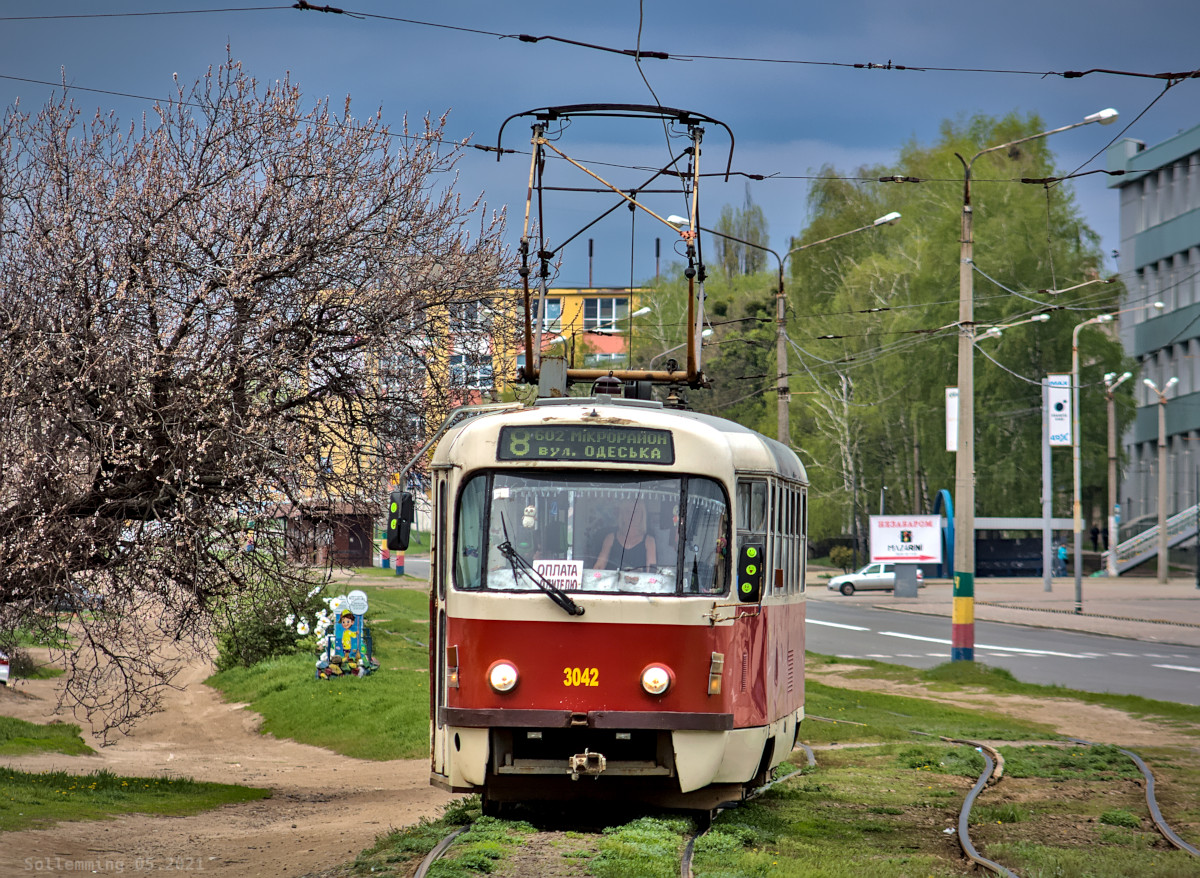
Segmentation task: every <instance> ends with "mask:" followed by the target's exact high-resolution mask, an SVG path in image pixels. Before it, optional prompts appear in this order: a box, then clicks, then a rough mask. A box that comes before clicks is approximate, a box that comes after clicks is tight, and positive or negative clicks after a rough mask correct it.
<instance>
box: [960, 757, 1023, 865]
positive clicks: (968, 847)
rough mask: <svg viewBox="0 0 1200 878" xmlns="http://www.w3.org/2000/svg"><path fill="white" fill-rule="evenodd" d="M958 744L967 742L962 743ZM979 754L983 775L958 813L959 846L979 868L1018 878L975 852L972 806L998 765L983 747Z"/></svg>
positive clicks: (990, 779) (968, 794) (989, 781)
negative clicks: (970, 825)
mask: <svg viewBox="0 0 1200 878" xmlns="http://www.w3.org/2000/svg"><path fill="white" fill-rule="evenodd" d="M958 743H965V742H961V741H960V742H958ZM989 749H990V748H989ZM979 752H980V753H981V754H982V755H983V764H984V768H983V774H981V775H979V780H977V781H975V786H973V787H971V792H969V793H967V798H966V799H964V800H963V806H962V810H961V811H960V812H959V813H958V844H959V847H961V848H962V849H963V853H964V854H966V855H967V859H969V860H970V861H971V862H972V863H975V864H976V865H977V866H983V867H984V868H985V869H988V870H990V871H992V872H995V873H996V874H997V875H1004V876H1007V878H1017V874H1016V873H1015V872H1011V871H1009V870H1008V869H1006V868H1004V867H1003V866H1001V865H1000V864H999V863H996V862H993V861H992V860H989V859H987V858H986V857H983V856H981V855H980V853H979V851H977V850H975V845H973V844H971V835H970V833H969V832H968V831H967V822H968V820H969V818H970V816H971V806H972V805H973V804H975V797H976V796H978V795H979V793H980V792H981V791H982V790H983V788H984V787H986V786H987V785H988V784H989V783H991V781H992V776H993V773H994V772H995V770H996V763H995V761H994V760H993V759H992V757H991V754H990V753H988V751H987V750H985V749H983V748H982V747H981V748H980V749H979Z"/></svg>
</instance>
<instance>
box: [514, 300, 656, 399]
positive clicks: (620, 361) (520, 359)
mask: <svg viewBox="0 0 1200 878" xmlns="http://www.w3.org/2000/svg"><path fill="white" fill-rule="evenodd" d="M643 293H644V291H643V290H640V289H634V290H630V289H628V288H625V287H598V288H564V287H556V288H551V289H548V290H547V291H546V313H545V317H544V318H543V320H542V351H543V353H544V354H547V355H562V354H563V353H564V352H565V355H566V358H567V363H568V364H569V365H570V366H572V367H573V368H574V367H577V368H582V369H604V368H612V369H623V368H628V367H629V365H630V364H629V333H630V323H631V319H630V315H632V314H635V313H636V312H637V310H638V308H639V307H640V298H641V296H642V294H643ZM523 297H524V294H523V293H522V291H520V290H513V291H512V292H511V293H509V295H508V296H507V297H506V301H507V302H509V303H511V307H512V311H513V313H514V314H515V316H516V318H517V332H516V333H515V335H513V337H512V338H511V339H510V338H503V339H501V338H497V339H496V342H497V343H496V344H495V346H494V348H493V359H494V365H495V368H496V385H497V389H502V388H504V387H507V386H509V385H511V384H512V383H514V382H515V379H516V374H517V370H518V369H520V368H521V367H522V366H524V365H525V343H524V338H523V331H524V321H523V316H522V310H523ZM530 298H531V300H532V306H533V330H534V336H535V342H534V343H535V344H536V343H537V342H536V335H537V326H538V324H537V317H538V307H539V299H538V292H537V290H536V289H533V290H530Z"/></svg>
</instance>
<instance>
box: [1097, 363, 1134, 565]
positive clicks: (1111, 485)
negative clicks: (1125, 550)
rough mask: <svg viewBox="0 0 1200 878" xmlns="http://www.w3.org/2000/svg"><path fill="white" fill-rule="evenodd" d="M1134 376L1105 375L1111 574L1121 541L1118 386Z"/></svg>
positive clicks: (1108, 547) (1108, 373) (1108, 550)
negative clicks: (1118, 478)
mask: <svg viewBox="0 0 1200 878" xmlns="http://www.w3.org/2000/svg"><path fill="white" fill-rule="evenodd" d="M1132 377H1133V373H1132V372H1122V373H1121V374H1120V375H1117V373H1116V372H1107V373H1105V375H1104V400H1105V402H1106V404H1107V405H1106V407H1107V409H1108V538H1107V539H1105V541H1104V542H1105V543H1106V544H1107V545H1105V547H1104V549H1105V551H1106V552H1107V553H1108V563H1107V564H1106V565H1105V566H1106V567H1107V569H1108V575H1109V576H1116V575H1117V552H1116V546H1117V543H1119V542H1121V534H1120V530H1121V524H1120V522H1119V521H1118V520H1117V402H1116V393H1117V388H1118V387H1120V386H1121V385H1122V384H1123V383H1124V382H1125V381H1127V380H1129V379H1130V378H1132Z"/></svg>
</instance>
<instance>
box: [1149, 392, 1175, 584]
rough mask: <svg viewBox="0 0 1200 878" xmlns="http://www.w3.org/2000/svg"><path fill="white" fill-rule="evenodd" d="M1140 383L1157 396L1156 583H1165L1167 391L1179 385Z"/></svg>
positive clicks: (1166, 557)
mask: <svg viewBox="0 0 1200 878" xmlns="http://www.w3.org/2000/svg"><path fill="white" fill-rule="evenodd" d="M1142 383H1143V384H1145V385H1146V386H1147V387H1149V388H1150V389H1151V390H1153V391H1154V393H1155V394H1156V395H1157V396H1158V581H1159V582H1161V583H1165V582H1166V581H1167V576H1168V566H1167V562H1168V561H1169V558H1168V554H1167V553H1168V551H1169V549H1168V547H1167V391H1169V390H1170V389H1171V388H1172V387H1174V386H1175V385H1176V384H1178V383H1179V379H1178V378H1171V380H1170V381H1168V382H1167V383H1166V384H1165V385H1164V386H1163V389H1162V390H1159V389H1158V385H1157V384H1155V383H1154V382H1153V381H1151V380H1150V379H1149V378H1143V379H1142Z"/></svg>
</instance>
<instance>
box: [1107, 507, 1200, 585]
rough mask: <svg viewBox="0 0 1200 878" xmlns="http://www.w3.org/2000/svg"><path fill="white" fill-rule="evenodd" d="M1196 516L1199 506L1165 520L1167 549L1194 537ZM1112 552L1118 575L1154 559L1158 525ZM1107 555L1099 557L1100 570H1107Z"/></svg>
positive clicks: (1199, 510) (1116, 547)
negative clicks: (1114, 556)
mask: <svg viewBox="0 0 1200 878" xmlns="http://www.w3.org/2000/svg"><path fill="white" fill-rule="evenodd" d="M1198 516H1200V504H1197V505H1196V506H1192V507H1190V508H1188V509H1184V510H1183V511H1182V512H1176V513H1175V514H1174V515H1172V516H1171V517H1170V518H1168V519H1167V546H1168V548H1170V547H1172V546H1178V545H1179V544H1180V543H1182V542H1185V541H1187V540H1190V539H1192V538H1193V537H1195V536H1196V534H1197V522H1198V521H1200V518H1198ZM1112 552H1115V553H1116V562H1117V573H1118V575H1119V574H1121V573H1124V572H1125V571H1127V570H1132V569H1133V568H1134V567H1137V566H1138V565H1139V564H1143V563H1145V562H1146V561H1149V560H1150V559H1151V558H1154V557H1156V556H1157V555H1158V525H1157V524H1156V525H1154V526H1153V527H1150V528H1147V529H1146V530H1144V531H1142V532H1141V533H1140V534H1137V535H1136V536H1133V537H1130V538H1129V539H1127V540H1125V542H1123V543H1118V544H1117V545H1116V546H1115V547H1114V548H1113V549H1112ZM1109 554H1110V552H1104V553H1103V555H1102V556H1101V561H1102V562H1103V566H1102V568H1101V569H1104V570H1107V569H1108V556H1109Z"/></svg>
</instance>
